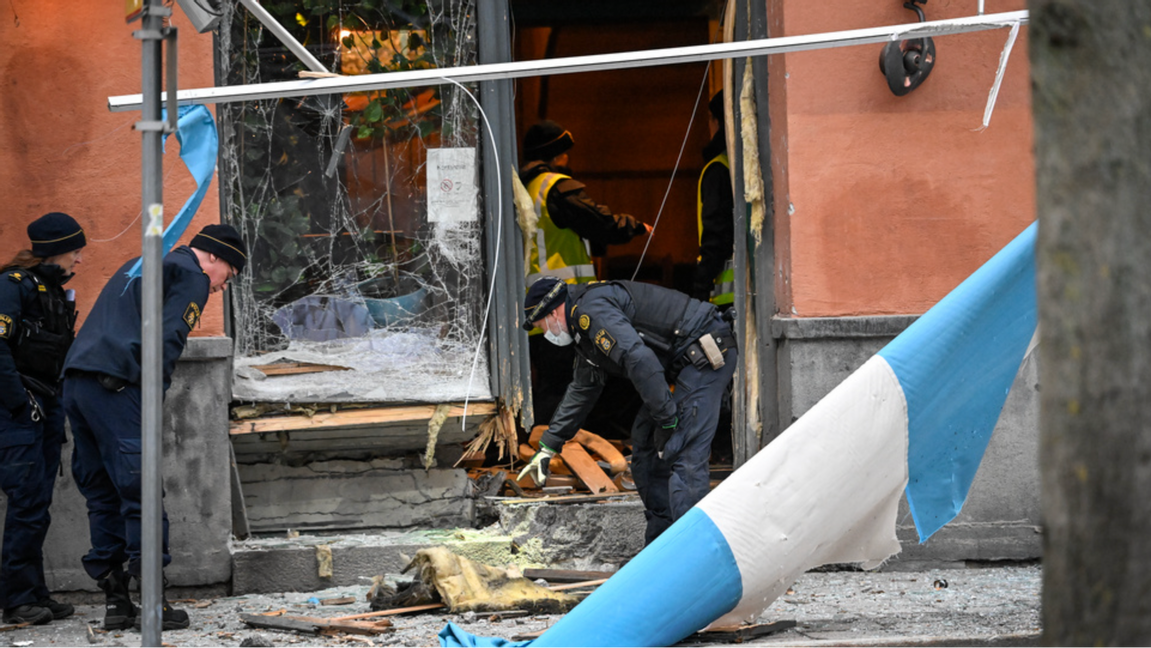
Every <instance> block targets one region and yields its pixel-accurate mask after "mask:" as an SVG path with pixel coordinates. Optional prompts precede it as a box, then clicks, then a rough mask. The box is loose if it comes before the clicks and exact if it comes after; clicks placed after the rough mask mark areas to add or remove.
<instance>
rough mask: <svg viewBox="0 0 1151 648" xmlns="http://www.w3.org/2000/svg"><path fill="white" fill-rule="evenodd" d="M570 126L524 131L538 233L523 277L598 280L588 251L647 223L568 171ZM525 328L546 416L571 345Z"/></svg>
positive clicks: (524, 170)
mask: <svg viewBox="0 0 1151 648" xmlns="http://www.w3.org/2000/svg"><path fill="white" fill-rule="evenodd" d="M574 145H575V140H574V139H573V138H572V135H571V133H570V132H568V131H567V130H566V129H564V127H562V126H560V125H559V124H557V123H556V122H554V121H551V120H544V121H541V122H539V123H537V124H533V125H532V126H531V128H529V129H528V130H527V133H525V134H524V143H523V161H524V164H523V166H522V167H521V168H520V179H521V180H522V181H523V183H524V187H525V188H526V189H527V191H528V194H529V195H530V196H531V198H532V202H533V205H534V208H535V222H536V228H535V229H536V233H535V235H534V236H532V237H531V240H530V241H528V257H527V268H526V271H527V283H528V285H531V284H532V283H534V282H535V281H536V280H537V279H539V278H540V277H543V276H550V277H557V278H559V279H563V280H564V281H566V282H567V283H569V284H578V283H587V282H591V281H595V280H596V274H595V267H594V265H593V264H592V259H591V257H593V256H603V255H605V254H607V246H608V245H618V244H623V243H627V242H628V241H630V240H632V239H634V238H635V237H637V236H640V235H641V234H646V233H650V232H651V229H652V228H651V226H650V225H648V224H646V223H644V222H643V221H640V220H639V219H637V218H635V217H633V216H630V215H628V214H622V213H620V214H617V213H614V212H612V210H611V209H610V208H609V207H607V206H606V205H602V204H599V203H597V202H595V201H594V200H593V199H592V198H591V196H589V195H588V193H587V191H586V186H585V185H584V184H583V183H582V182H579V181H578V180H576V179H575V178H573V177H572V171H571V169H569V168H568V151H569V150H571V148H572V147H573V146H574ZM541 338H542V336H541V335H539V333H538V332H533V331H529V337H528V350H529V355H530V358H531V364H532V370H533V375H532V402H533V407H534V408H535V412H536V415H537V416H538V417H540V418H541V419H547V418H549V417H550V416H551V415H552V413H553V412H554V411H555V408H556V407H557V406H559V403H560V400H561V399H562V398H563V393H564V389H565V388H566V387H567V384H568V381H569V380H571V371H570V367H571V364H572V361H573V360H574V355H573V354H572V351H571V349H564V348H562V347H557V346H553V345H550V344H547V343H545V342H544V341H543V340H542V339H541Z"/></svg>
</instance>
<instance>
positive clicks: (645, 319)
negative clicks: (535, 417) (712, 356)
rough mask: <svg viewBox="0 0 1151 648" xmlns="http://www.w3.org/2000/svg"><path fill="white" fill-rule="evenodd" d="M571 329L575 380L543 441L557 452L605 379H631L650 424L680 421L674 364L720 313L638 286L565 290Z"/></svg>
mask: <svg viewBox="0 0 1151 648" xmlns="http://www.w3.org/2000/svg"><path fill="white" fill-rule="evenodd" d="M564 308H565V309H566V313H567V324H568V330H569V331H570V332H571V335H572V338H573V339H574V340H575V342H574V343H573V344H574V345H575V347H576V361H575V368H574V370H573V374H572V381H571V383H570V384H569V385H568V389H567V391H566V392H564V397H563V400H562V401H560V404H559V406H558V407H557V408H556V411H555V414H554V415H552V420H551V422H550V424H549V425H548V431H547V432H546V433H544V435H543V437H542V439H541V441H542V443H544V444H545V445H547V446H548V447H549V448H552V449H554V450H557V451H558V450H559V449H560V448H562V447H563V444H564V443H566V442H567V441H569V440H570V439H572V438H573V437H574V436H575V434H576V432H578V431H579V427H580V425H582V424H583V422H584V419H586V418H587V415H588V413H589V412H590V411H591V408H592V407H593V406H594V405H595V402H596V400H597V399H598V398H599V395H600V392H601V391H603V386H604V383H605V382H606V374H612V375H616V376H626V377H627V378H628V379H629V380H631V383H632V384H633V385H634V386H635V388H636V391H638V392H639V395H640V398H642V399H643V403H644V406H645V408H646V409H647V411H648V413H649V414H650V415H651V417H652V419H653V420H654V421H655V422H656V423H658V424H660V425H665V424H668V423H671V422H672V421H673V420H674V419H675V417H676V404H675V401H674V400H673V399H672V395H671V391H670V390H669V389H668V385H669V384H670V383H674V382H675V376H674V375H672V369H673V367H672V363H673V361H674V360H675V359H676V358H678V357H679V356H680V355H681V354H682V353H683V352H684V351H686V350H687V347H688V346H690V345H691V344H692V343H693V342H695V341H696V340H697V339H699V336H701V335H703V334H704V333H706V332H708V330H709V328H710V327H711V326H712V325H713V323H714V322H715V319H716V312H717V311H716V308H715V306H714V305H712V304H709V303H707V302H701V301H699V300H696V299H692V298H690V297H688V296H687V295H685V294H683V293H681V292H679V291H676V290H671V289H669V288H662V287H660V286H653V285H651V284H646V283H639V282H633V281H602V282H597V283H590V284H581V285H576V286H569V287H568V298H567V303H566V304H565V305H564Z"/></svg>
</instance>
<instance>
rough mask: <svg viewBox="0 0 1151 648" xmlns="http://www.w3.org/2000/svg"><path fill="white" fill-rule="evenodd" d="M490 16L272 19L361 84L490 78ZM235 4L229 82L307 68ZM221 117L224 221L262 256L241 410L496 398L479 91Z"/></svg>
mask: <svg viewBox="0 0 1151 648" xmlns="http://www.w3.org/2000/svg"><path fill="white" fill-rule="evenodd" d="M474 3H475V0H375V1H373V0H360V1H355V2H344V1H341V0H297V1H295V2H263V3H262V6H263V7H264V8H265V9H266V10H267V11H268V12H269V13H271V14H272V15H273V16H274V17H275V19H276V20H277V21H278V22H279V23H280V24H281V25H283V26H284V27H286V28H287V29H288V30H289V31H290V32H291V34H292V35H293V36H294V37H295V38H296V40H297V41H299V42H300V43H302V44H303V45H304V46H305V47H306V48H307V50H308V51H309V52H310V53H311V54H312V55H313V56H315V58H316V59H318V60H319V61H320V62H321V63H322V64H323V65H324V66H325V67H326V68H327V69H328V70H329V71H331V72H333V73H337V74H343V75H359V74H378V73H386V72H389V71H401V70H411V69H421V68H441V67H455V66H461V65H470V64H474V63H475V58H476V48H475V42H476V40H475V39H476V34H475V31H476V29H475V22H474V21H475V6H474ZM221 5H222V7H221V11H222V14H223V16H222V20H221V24H220V30H219V32H218V34H219V36H218V38H217V43H218V59H217V60H218V64H219V65H220V66H221V69H220V78H221V79H222V81H221V84H226V85H250V84H257V83H267V82H275V81H287V80H298V79H299V78H300V74H299V73H300V72H301V71H304V70H307V67H306V66H305V65H304V64H303V63H302V62H300V60H299V59H298V58H297V57H296V56H295V55H294V54H293V53H292V52H291V51H290V50H289V49H288V48H287V47H286V46H284V45H283V43H281V42H280V41H279V40H278V39H277V38H276V36H275V35H274V34H273V33H272V32H271V31H269V30H267V29H266V28H265V26H264V25H262V24H261V23H260V21H259V20H258V19H257V18H256V17H255V16H253V15H252V14H251V13H249V12H248V10H247V9H245V8H244V6H243V5H242V4H240V3H239V2H238V1H236V0H231V1H226V2H222V3H221ZM469 90H470V91H471V94H472V95H473V96H474V95H475V94H476V91H475V89H474V88H469ZM217 116H218V121H219V124H220V128H219V130H220V136H221V166H220V174H219V177H220V181H221V191H222V193H223V195H224V204H225V213H226V216H225V218H226V219H227V220H228V221H229V222H231V223H232V224H233V225H235V226H237V228H238V229H240V230H241V232H242V233H243V234H244V237H245V239H246V240H247V241H248V244H249V247H250V262H249V268H250V270H248V271H247V272H245V273H243V274H242V275H241V277H239V278H238V281H237V282H236V284H235V286H234V287H233V288H232V291H233V295H232V299H233V305H234V310H233V314H234V318H233V319H234V326H233V336H234V337H235V339H236V362H235V366H236V376H235V380H234V387H233V395H234V397H235V398H236V399H238V400H249V401H267V402H297V403H301V402H404V401H408V402H412V401H417V402H418V401H423V402H436V401H444V400H451V399H463V398H465V397H470V398H489V397H490V386H489V379H488V368H487V353H486V350H481V349H480V348H479V347H480V346H481V345H483V344H484V341H483V339H482V337H481V334H480V333H481V324H482V322H481V318H482V315H483V306H484V304H483V299H484V295H485V287H484V280H483V274H484V272H483V269H484V263H483V258H482V249H483V246H482V241H481V235H482V231H481V225H482V223H481V214H480V208H481V204H480V202H479V201H480V200H481V198H480V196H479V192H478V191H476V187H477V185H478V181H479V174H478V159H479V158H478V152H479V148H478V147H479V142H478V137H479V134H480V130H479V127H478V126H479V111H478V108H477V106H476V105H475V103H474V101H473V99H472V98H471V97H470V96H469V94H468V93H467V92H465V91H464V90H463V89H461V88H460V87H458V86H455V85H452V84H445V85H442V86H430V87H412V88H404V89H398V90H386V91H376V92H358V93H347V94H326V95H317V96H308V97H302V98H301V97H294V98H286V99H266V100H259V101H251V102H244V103H232V104H221V105H219V106H218V112H217ZM429 180H430V181H431V182H433V183H435V186H434V187H433V189H432V191H431V192H430V193H431V195H430V196H429V188H428V185H429ZM445 196H447V197H448V198H445Z"/></svg>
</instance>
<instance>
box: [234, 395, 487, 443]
mask: <svg viewBox="0 0 1151 648" xmlns="http://www.w3.org/2000/svg"><path fill="white" fill-rule="evenodd" d="M435 411H436V406H435V405H404V406H402V407H370V408H358V409H350V408H349V409H341V410H339V411H336V412H321V411H317V412H315V414H313V415H311V416H308V415H306V414H304V415H292V416H268V417H262V418H254V419H247V420H242V421H232V423H231V429H230V430H229V432H228V433H229V434H230V435H232V436H237V435H240V434H259V433H265V432H284V431H289V432H291V431H298V430H318V429H324V428H346V429H357V428H375V427H379V426H380V425H384V424H389V423H404V422H410V421H427V420H428V419H430V418H432V415H433V414H435ZM466 411H467V415H468V416H483V415H485V414H491V413H493V412H495V411H496V407H495V404H493V403H487V402H478V403H477V402H471V403H468V407H467V410H466ZM464 412H465V410H464V407H463V404H462V403H459V404H454V405H452V406H451V409H450V410H449V412H448V416H449V417H450V418H454V417H458V416H463V415H464Z"/></svg>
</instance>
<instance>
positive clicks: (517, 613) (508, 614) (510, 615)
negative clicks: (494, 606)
mask: <svg viewBox="0 0 1151 648" xmlns="http://www.w3.org/2000/svg"><path fill="white" fill-rule="evenodd" d="M527 615H528V611H527V610H504V611H502V612H492V613H491V615H490V616H488V621H489V622H491V623H498V622H500V621H507V620H508V619H518V618H520V617H526V616H527Z"/></svg>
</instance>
